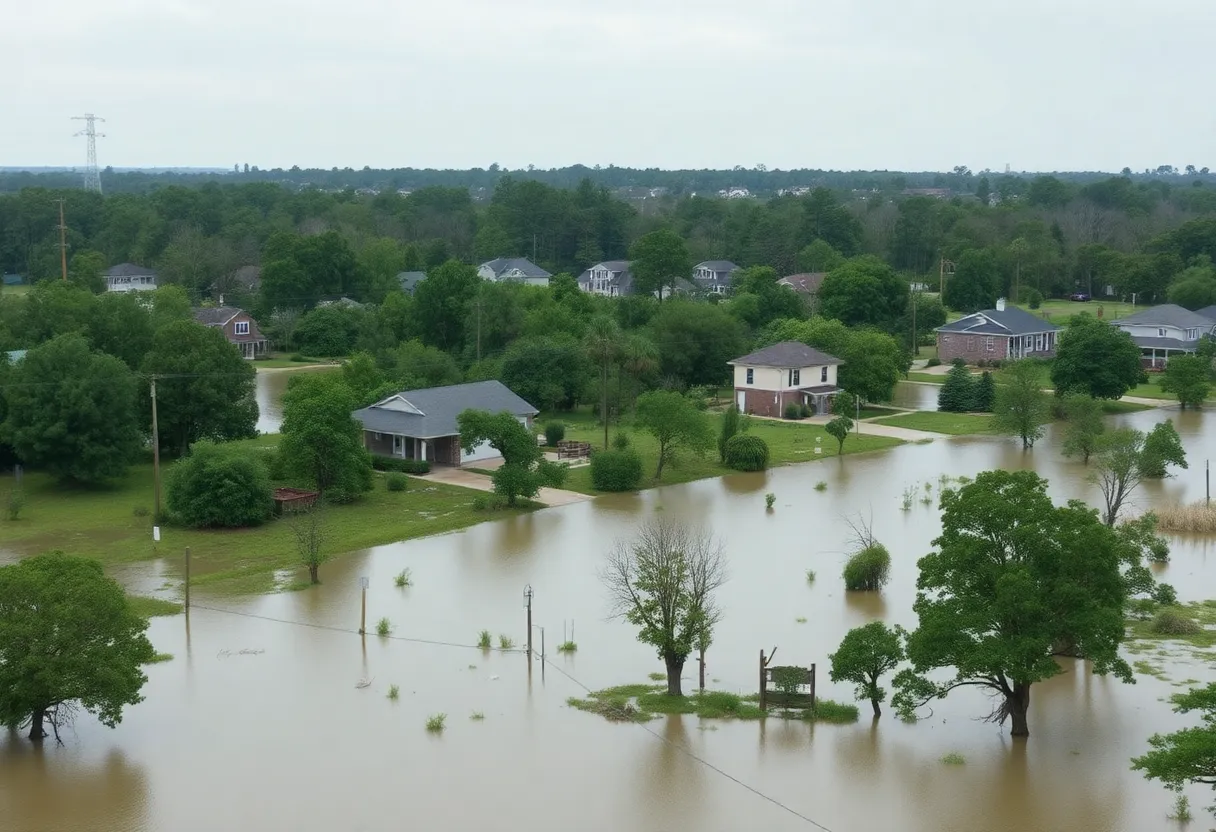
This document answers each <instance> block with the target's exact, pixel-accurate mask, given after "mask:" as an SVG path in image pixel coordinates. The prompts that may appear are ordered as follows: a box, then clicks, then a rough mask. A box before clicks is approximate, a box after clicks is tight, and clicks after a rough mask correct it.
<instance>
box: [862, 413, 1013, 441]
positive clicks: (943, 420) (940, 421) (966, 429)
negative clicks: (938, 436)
mask: <svg viewBox="0 0 1216 832" xmlns="http://www.w3.org/2000/svg"><path fill="white" fill-rule="evenodd" d="M875 424H879V425H891V426H893V427H897V428H909V429H910V430H925V431H931V432H932V433H948V434H950V435H951V436H964V435H967V434H977V433H992V417H991V416H989V415H988V414H986V413H945V412H940V411H928V410H923V411H919V412H917V413H905V414H903V415H901V416H892V417H891V418H889V419H878V420H876V422H875Z"/></svg>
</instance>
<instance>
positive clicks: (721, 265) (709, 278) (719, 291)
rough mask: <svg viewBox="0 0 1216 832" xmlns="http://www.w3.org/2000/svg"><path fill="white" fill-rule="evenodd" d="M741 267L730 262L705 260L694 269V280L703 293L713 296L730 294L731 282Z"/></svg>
mask: <svg viewBox="0 0 1216 832" xmlns="http://www.w3.org/2000/svg"><path fill="white" fill-rule="evenodd" d="M737 271H739V267H738V266H736V265H735V264H734V263H732V262H730V261H729V260H705V261H703V262H701V263H698V264H697V265H696V266H694V267H693V270H692V280H693V283H695V284H696V285H697V288H699V289H701V291H703V292H706V293H707V294H711V295H725V294H729V293H730V284H731V280H732V279H733V278H734V276H735V272H737Z"/></svg>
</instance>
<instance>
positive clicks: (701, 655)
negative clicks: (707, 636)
mask: <svg viewBox="0 0 1216 832" xmlns="http://www.w3.org/2000/svg"><path fill="white" fill-rule="evenodd" d="M697 665H698V668H699V676H700V682H701V690H705V648H704V647H702V648H701V649H700V651H699V654H698V656H697Z"/></svg>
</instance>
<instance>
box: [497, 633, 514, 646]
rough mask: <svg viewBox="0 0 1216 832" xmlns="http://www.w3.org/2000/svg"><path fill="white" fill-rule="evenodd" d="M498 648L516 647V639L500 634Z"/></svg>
mask: <svg viewBox="0 0 1216 832" xmlns="http://www.w3.org/2000/svg"><path fill="white" fill-rule="evenodd" d="M498 649H499V650H513V649H515V639H513V638H511V637H510V636H505V635H500V636H499V637H498Z"/></svg>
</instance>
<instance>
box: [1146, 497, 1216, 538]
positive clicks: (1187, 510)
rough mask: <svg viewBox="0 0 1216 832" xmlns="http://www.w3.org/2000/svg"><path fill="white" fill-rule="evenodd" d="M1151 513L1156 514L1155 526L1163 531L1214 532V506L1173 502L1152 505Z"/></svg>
mask: <svg viewBox="0 0 1216 832" xmlns="http://www.w3.org/2000/svg"><path fill="white" fill-rule="evenodd" d="M1153 514H1156V515H1157V528H1159V529H1160V530H1161V531H1163V532H1189V533H1192V534H1213V533H1216V506H1212V505H1206V504H1204V503H1192V504H1191V505H1183V504H1178V503H1173V504H1171V505H1167V506H1161V507H1154V508H1153Z"/></svg>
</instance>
